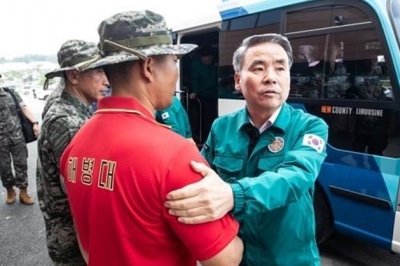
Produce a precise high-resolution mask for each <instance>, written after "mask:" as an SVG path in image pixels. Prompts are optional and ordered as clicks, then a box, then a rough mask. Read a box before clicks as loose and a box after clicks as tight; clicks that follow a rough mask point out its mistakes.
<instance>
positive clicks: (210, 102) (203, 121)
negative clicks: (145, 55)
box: [180, 30, 219, 146]
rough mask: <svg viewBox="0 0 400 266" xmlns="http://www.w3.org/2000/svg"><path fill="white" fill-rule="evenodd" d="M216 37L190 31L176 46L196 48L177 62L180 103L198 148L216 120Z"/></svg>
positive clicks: (217, 36)
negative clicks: (186, 45)
mask: <svg viewBox="0 0 400 266" xmlns="http://www.w3.org/2000/svg"><path fill="white" fill-rule="evenodd" d="M218 38H219V31H218V30H213V31H207V32H204V31H202V32H196V33H193V32H191V33H190V34H188V35H184V36H183V37H182V38H181V40H180V43H193V44H197V45H198V48H197V49H196V50H194V51H192V52H191V53H190V54H188V55H185V56H184V57H183V58H182V59H181V60H180V61H181V68H180V75H181V90H182V91H183V92H184V93H183V94H182V99H181V100H182V103H183V104H184V106H186V110H187V113H188V117H189V121H190V125H191V129H192V135H193V140H194V141H195V142H196V143H197V144H198V145H199V146H201V145H202V144H203V143H204V142H205V141H206V139H207V137H208V134H209V132H210V129H211V125H212V123H213V121H214V120H215V119H216V118H217V117H218V60H219V53H218Z"/></svg>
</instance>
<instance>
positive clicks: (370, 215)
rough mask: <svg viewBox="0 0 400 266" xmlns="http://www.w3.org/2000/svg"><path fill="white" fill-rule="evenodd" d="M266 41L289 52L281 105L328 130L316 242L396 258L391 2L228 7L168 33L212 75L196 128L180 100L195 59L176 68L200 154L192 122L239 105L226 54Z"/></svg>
mask: <svg viewBox="0 0 400 266" xmlns="http://www.w3.org/2000/svg"><path fill="white" fill-rule="evenodd" d="M270 32H275V33H281V34H283V35H285V36H286V37H288V39H289V40H290V42H291V44H292V47H293V53H294V62H293V65H292V67H291V87H290V92H289V98H288V100H287V102H288V103H289V104H291V105H292V106H294V107H295V108H301V109H303V110H304V111H305V112H308V113H311V114H313V115H316V116H318V117H320V118H322V119H324V120H325V122H326V123H327V124H328V125H329V139H328V145H327V157H326V160H325V162H324V164H323V166H322V169H321V171H320V174H319V176H318V178H317V181H316V190H315V195H314V196H315V200H314V208H315V218H316V224H317V241H318V243H322V242H323V241H324V240H326V239H327V238H328V237H329V236H330V235H331V233H332V232H333V231H337V232H339V233H342V234H345V235H348V236H350V237H353V238H356V239H360V240H362V241H366V242H369V243H372V244H374V245H376V246H378V247H381V248H384V249H386V250H389V251H392V252H394V253H400V90H399V81H400V64H399V62H400V51H399V45H400V0H363V1H361V0H317V1H313V0H308V1H305V0H285V1H282V0H242V1H241V0H236V1H235V0H228V1H222V2H221V3H220V4H218V5H216V6H215V10H211V9H210V13H209V14H205V15H204V16H198V17H193V19H192V20H190V21H185V22H184V23H182V24H179V25H176V26H175V27H174V28H173V34H174V36H175V37H174V38H175V40H176V42H177V43H194V44H197V45H199V47H200V48H199V49H201V47H211V48H212V50H213V64H214V65H215V67H216V68H217V80H216V87H217V93H216V94H215V97H216V98H217V103H218V106H217V107H216V108H217V112H216V114H215V117H211V119H206V118H207V117H205V112H204V110H202V109H201V107H202V106H204V103H203V102H201V101H199V100H198V99H193V98H191V97H189V96H190V94H191V82H190V81H191V64H192V62H193V61H194V60H196V57H198V55H197V54H196V51H195V52H193V53H192V54H189V55H187V56H185V57H186V58H185V57H183V58H182V59H181V60H180V81H179V86H180V88H179V90H180V91H183V93H182V94H181V100H182V102H183V103H184V104H186V107H187V111H188V114H189V117H190V119H191V123H192V129H193V131H194V132H193V135H194V136H197V137H196V141H197V142H198V143H199V144H200V145H201V143H204V142H205V140H206V138H207V134H208V132H204V130H203V132H202V126H201V124H202V123H201V121H204V120H208V121H211V122H212V121H213V120H214V119H215V118H216V117H217V116H218V115H223V114H226V113H229V112H233V111H236V110H238V109H239V108H242V107H244V106H245V102H244V100H243V96H242V95H240V94H238V93H237V92H236V91H235V89H234V81H233V75H234V70H233V67H232V55H233V52H234V50H235V49H236V48H237V47H238V46H239V44H240V42H241V41H242V40H243V39H244V38H245V37H248V36H250V35H254V34H262V33H270ZM200 51H201V50H200ZM199 110H200V111H199ZM199 113H200V115H199ZM193 114H195V115H194V116H193ZM199 117H200V118H199ZM199 119H200V122H199ZM199 124H200V126H198V125H199ZM196 125H197V126H196ZM194 128H196V129H194ZM203 129H204V126H203Z"/></svg>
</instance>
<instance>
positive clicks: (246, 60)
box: [165, 34, 328, 266]
mask: <svg viewBox="0 0 400 266" xmlns="http://www.w3.org/2000/svg"><path fill="white" fill-rule="evenodd" d="M292 62H293V53H292V48H291V45H290V43H289V41H288V40H287V39H286V38H285V37H283V36H282V35H279V34H263V35H255V36H251V37H248V38H246V39H245V40H244V41H243V42H242V44H241V46H240V47H239V48H238V49H237V50H236V51H235V53H234V55H233V67H234V70H235V76H234V79H235V88H236V90H237V91H238V92H241V93H242V94H243V96H244V98H245V100H246V107H245V108H244V109H242V110H239V111H237V112H235V113H232V114H228V115H225V116H222V117H220V118H218V119H217V120H216V121H215V122H214V124H213V126H212V129H211V133H210V135H209V136H208V139H207V141H206V144H205V145H204V147H203V150H202V154H203V156H204V157H205V158H206V159H207V161H208V163H209V164H210V165H211V167H212V168H213V169H215V170H216V172H217V173H218V175H219V177H220V178H219V177H218V175H216V174H215V173H214V172H213V171H211V170H210V169H208V168H206V167H205V166H204V167H203V168H195V170H196V171H198V172H201V173H202V174H203V176H205V178H203V180H201V181H199V182H198V183H196V184H193V185H190V186H187V187H185V188H183V189H180V190H176V191H174V192H171V193H170V194H169V195H167V199H168V200H167V202H166V204H165V205H166V207H168V208H170V213H171V214H173V215H176V216H178V217H179V220H180V221H181V222H183V223H203V222H207V221H212V220H215V219H217V218H219V217H221V215H223V214H224V213H227V212H231V213H232V214H233V215H234V217H235V218H236V219H237V220H238V221H239V222H240V226H241V228H240V237H241V238H242V239H243V243H244V245H245V252H244V256H243V260H242V263H241V265H242V266H244V265H245V266H265V265H268V266H273V265H279V266H315V265H320V258H319V254H318V249H317V245H316V240H315V220H314V209H313V199H312V194H313V190H314V182H315V180H316V178H317V176H318V173H319V171H320V168H321V165H322V162H323V161H324V159H325V157H326V147H325V144H326V141H327V137H328V127H327V125H326V124H325V122H324V121H323V120H321V119H319V118H317V117H315V116H312V115H310V114H306V113H304V112H303V111H301V110H298V109H294V108H292V107H291V106H289V105H288V104H286V103H285V102H286V99H287V97H288V94H289V90H290V71H289V69H290V66H291V64H292Z"/></svg>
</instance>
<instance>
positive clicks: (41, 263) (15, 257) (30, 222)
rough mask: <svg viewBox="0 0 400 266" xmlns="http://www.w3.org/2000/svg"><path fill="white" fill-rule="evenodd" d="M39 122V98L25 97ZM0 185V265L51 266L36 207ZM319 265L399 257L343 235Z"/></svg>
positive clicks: (368, 265) (396, 261)
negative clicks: (10, 197)
mask: <svg viewBox="0 0 400 266" xmlns="http://www.w3.org/2000/svg"><path fill="white" fill-rule="evenodd" d="M25 101H26V102H27V104H28V106H29V107H30V108H31V110H32V111H33V112H34V115H35V117H36V118H37V119H38V120H39V121H40V119H39V118H40V113H41V110H42V108H43V104H44V102H43V101H39V100H35V99H31V98H29V97H26V98H25ZM28 150H29V159H28V165H29V169H28V174H29V183H30V186H29V192H30V193H31V194H32V195H34V196H35V198H36V185H35V169H36V164H35V162H36V157H37V153H36V142H34V143H31V144H28ZM4 197H5V189H4V188H2V187H1V188H0V266H36V265H37V266H51V265H52V264H51V261H50V260H49V258H48V256H47V250H46V246H45V235H44V234H45V233H44V232H45V231H44V224H43V218H42V216H41V213H40V210H39V206H38V204H37V203H35V204H34V205H33V206H25V205H22V204H20V203H19V202H16V203H15V204H13V205H11V206H8V205H6V204H5V203H4ZM321 255H322V265H323V266H399V265H400V256H399V255H392V254H390V253H389V252H387V251H384V250H381V249H377V248H375V247H373V246H371V245H366V244H363V243H360V242H358V241H354V240H352V239H349V238H346V237H344V236H339V235H337V236H334V237H333V238H332V239H330V240H329V241H328V242H327V243H325V244H324V245H323V246H322V247H321Z"/></svg>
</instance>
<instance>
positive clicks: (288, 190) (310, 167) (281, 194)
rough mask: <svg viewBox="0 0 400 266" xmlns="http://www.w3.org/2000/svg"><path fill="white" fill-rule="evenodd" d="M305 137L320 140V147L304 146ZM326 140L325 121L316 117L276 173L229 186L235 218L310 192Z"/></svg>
mask: <svg viewBox="0 0 400 266" xmlns="http://www.w3.org/2000/svg"><path fill="white" fill-rule="evenodd" d="M306 136H314V137H316V138H317V139H320V140H322V145H323V146H322V148H321V149H317V148H316V147H315V146H313V145H310V144H307V142H305V138H306ZM327 138H328V127H327V125H326V124H325V122H324V121H323V120H321V119H319V118H314V119H311V120H310V121H309V122H308V124H307V125H306V126H305V128H304V130H303V132H301V133H300V134H299V135H298V138H297V140H295V142H294V145H293V146H292V149H291V150H290V151H289V152H287V153H286V155H285V158H284V160H283V162H282V163H281V164H280V165H279V166H278V167H277V168H276V169H277V170H275V171H266V172H263V173H262V174H261V175H259V176H257V177H245V178H242V179H240V180H238V181H236V182H235V183H232V184H231V187H232V190H233V194H234V202H235V206H234V209H233V213H234V215H235V216H240V215H242V214H250V213H255V212H264V211H267V210H273V209H277V208H280V207H283V206H286V205H288V204H290V203H292V202H297V201H299V199H300V198H301V197H302V195H303V194H304V193H309V190H310V189H312V188H313V186H314V182H315V180H316V178H317V176H318V174H319V171H320V169H321V165H322V163H323V161H324V159H325V157H326V142H327Z"/></svg>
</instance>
